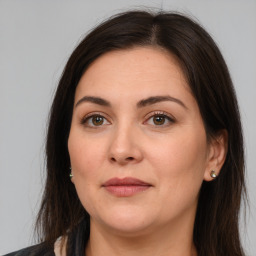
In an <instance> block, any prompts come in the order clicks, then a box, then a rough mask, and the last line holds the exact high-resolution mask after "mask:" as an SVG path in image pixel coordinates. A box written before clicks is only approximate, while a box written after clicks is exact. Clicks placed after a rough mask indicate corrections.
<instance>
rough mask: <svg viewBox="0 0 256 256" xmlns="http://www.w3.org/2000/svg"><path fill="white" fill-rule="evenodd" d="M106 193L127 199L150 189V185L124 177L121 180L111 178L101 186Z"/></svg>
mask: <svg viewBox="0 0 256 256" xmlns="http://www.w3.org/2000/svg"><path fill="white" fill-rule="evenodd" d="M102 186H103V187H104V188H105V189H106V190H107V191H108V192H110V193H111V194H113V195H115V196H118V197H128V196H132V195H135V194H137V193H139V192H142V191H145V190H147V189H149V188H150V187H152V185H151V184H149V183H146V182H144V181H141V180H138V179H135V178H132V177H126V178H123V179H120V178H113V179H110V180H108V181H107V182H105V183H104V184H103V185H102Z"/></svg>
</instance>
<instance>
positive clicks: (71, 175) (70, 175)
mask: <svg viewBox="0 0 256 256" xmlns="http://www.w3.org/2000/svg"><path fill="white" fill-rule="evenodd" d="M69 169H70V174H69V177H70V179H72V178H73V177H74V175H73V173H72V168H71V167H70V168H69Z"/></svg>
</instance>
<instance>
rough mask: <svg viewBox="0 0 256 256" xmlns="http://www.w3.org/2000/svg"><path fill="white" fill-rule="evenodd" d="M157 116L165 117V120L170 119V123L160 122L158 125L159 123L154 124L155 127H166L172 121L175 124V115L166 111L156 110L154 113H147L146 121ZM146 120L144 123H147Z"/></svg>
mask: <svg viewBox="0 0 256 256" xmlns="http://www.w3.org/2000/svg"><path fill="white" fill-rule="evenodd" d="M156 117H161V118H164V120H165V121H164V122H166V120H167V121H168V124H165V123H164V124H159V125H157V124H152V126H155V127H159V128H160V127H166V126H168V125H170V123H171V124H173V123H175V121H176V120H175V118H174V117H173V116H171V115H170V114H168V113H166V112H163V111H155V112H153V113H150V114H149V115H147V117H146V118H147V119H146V121H145V122H148V121H149V120H150V119H153V118H156ZM145 122H144V123H145Z"/></svg>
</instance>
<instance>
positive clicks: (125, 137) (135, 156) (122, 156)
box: [109, 119, 142, 164]
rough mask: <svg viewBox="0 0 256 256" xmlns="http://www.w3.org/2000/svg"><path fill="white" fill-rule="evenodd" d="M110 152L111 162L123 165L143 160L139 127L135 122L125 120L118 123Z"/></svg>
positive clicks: (114, 130)
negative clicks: (139, 140)
mask: <svg viewBox="0 0 256 256" xmlns="http://www.w3.org/2000/svg"><path fill="white" fill-rule="evenodd" d="M109 152H110V159H111V161H114V162H119V163H121V164H125V163H128V162H131V161H133V162H134V161H140V160H141V157H142V152H141V150H140V146H139V144H138V127H137V126H136V125H135V124H134V123H133V122H131V121H128V120H127V119H126V120H125V119H123V120H120V121H119V122H118V123H117V125H116V126H115V128H114V129H113V134H112V137H111V142H110V150H109Z"/></svg>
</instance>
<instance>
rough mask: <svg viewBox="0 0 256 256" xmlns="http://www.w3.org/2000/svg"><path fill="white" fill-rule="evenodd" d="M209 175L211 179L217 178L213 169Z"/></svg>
mask: <svg viewBox="0 0 256 256" xmlns="http://www.w3.org/2000/svg"><path fill="white" fill-rule="evenodd" d="M210 176H211V177H212V178H213V179H215V178H217V174H216V172H215V171H214V170H212V171H211V174H210Z"/></svg>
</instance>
